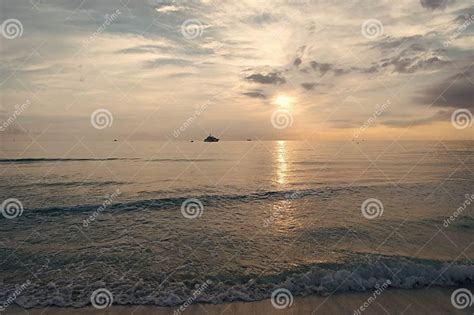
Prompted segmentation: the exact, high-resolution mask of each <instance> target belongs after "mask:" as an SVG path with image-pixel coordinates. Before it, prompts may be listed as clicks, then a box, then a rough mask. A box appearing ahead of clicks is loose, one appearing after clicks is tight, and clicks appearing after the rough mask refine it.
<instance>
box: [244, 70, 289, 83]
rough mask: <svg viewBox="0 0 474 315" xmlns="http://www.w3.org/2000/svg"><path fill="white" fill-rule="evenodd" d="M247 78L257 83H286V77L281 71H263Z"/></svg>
mask: <svg viewBox="0 0 474 315" xmlns="http://www.w3.org/2000/svg"><path fill="white" fill-rule="evenodd" d="M245 79H246V80H248V81H252V82H255V83H261V84H284V83H286V79H285V77H284V76H283V75H282V74H281V72H279V71H275V72H262V73H254V74H251V75H249V76H247V77H245Z"/></svg>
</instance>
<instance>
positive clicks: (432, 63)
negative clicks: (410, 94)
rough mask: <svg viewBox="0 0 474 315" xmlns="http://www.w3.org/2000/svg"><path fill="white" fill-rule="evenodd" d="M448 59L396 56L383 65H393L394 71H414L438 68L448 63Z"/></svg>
mask: <svg viewBox="0 0 474 315" xmlns="http://www.w3.org/2000/svg"><path fill="white" fill-rule="evenodd" d="M448 63H449V62H448V61H446V60H442V59H440V58H439V57H430V58H427V59H423V57H400V56H398V57H395V58H392V59H390V60H389V61H385V62H383V63H382V64H381V67H383V68H385V67H389V66H393V72H398V73H414V72H416V71H419V70H429V69H437V68H438V67H439V66H443V65H446V64H448Z"/></svg>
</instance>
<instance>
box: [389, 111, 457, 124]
mask: <svg viewBox="0 0 474 315" xmlns="http://www.w3.org/2000/svg"><path fill="white" fill-rule="evenodd" d="M449 117H450V114H449V111H445V110H440V111H438V112H437V113H435V114H434V115H432V116H429V117H426V118H419V119H411V120H410V119H408V120H395V119H394V120H386V121H384V122H382V125H385V126H389V127H414V126H423V125H430V124H432V123H434V122H438V121H444V120H447V119H449Z"/></svg>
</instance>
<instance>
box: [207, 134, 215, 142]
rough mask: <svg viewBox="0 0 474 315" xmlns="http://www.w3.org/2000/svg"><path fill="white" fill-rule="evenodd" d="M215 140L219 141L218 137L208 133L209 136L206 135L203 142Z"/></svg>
mask: <svg viewBox="0 0 474 315" xmlns="http://www.w3.org/2000/svg"><path fill="white" fill-rule="evenodd" d="M217 141H219V139H218V138H216V137H214V136H212V135H211V134H209V136H207V138H206V139H204V142H217Z"/></svg>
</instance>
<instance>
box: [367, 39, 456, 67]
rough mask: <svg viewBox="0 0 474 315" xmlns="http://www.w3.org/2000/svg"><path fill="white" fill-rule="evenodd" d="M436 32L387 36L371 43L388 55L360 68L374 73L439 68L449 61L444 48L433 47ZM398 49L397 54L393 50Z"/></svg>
mask: <svg viewBox="0 0 474 315" xmlns="http://www.w3.org/2000/svg"><path fill="white" fill-rule="evenodd" d="M434 35H436V34H434V33H433V34H431V35H429V36H426V38H424V37H422V36H420V35H416V36H408V37H399V38H394V37H387V38H384V39H382V40H380V41H379V42H377V43H374V44H371V45H372V47H373V48H377V49H380V50H382V52H383V54H384V55H385V56H387V57H385V58H383V59H381V60H380V61H379V62H378V63H377V64H375V65H373V66H372V67H369V68H358V70H360V71H361V72H362V73H373V72H377V71H382V70H389V71H391V72H394V73H414V72H418V71H422V70H437V69H439V68H441V67H442V66H444V65H446V64H448V63H449V62H448V61H447V60H446V58H445V57H444V56H443V55H444V54H445V51H443V50H442V49H431V48H430V46H432V45H431V43H432V41H433V40H435V39H434V38H435V36H434ZM393 51H396V52H397V53H396V54H393V53H392V52H393Z"/></svg>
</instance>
